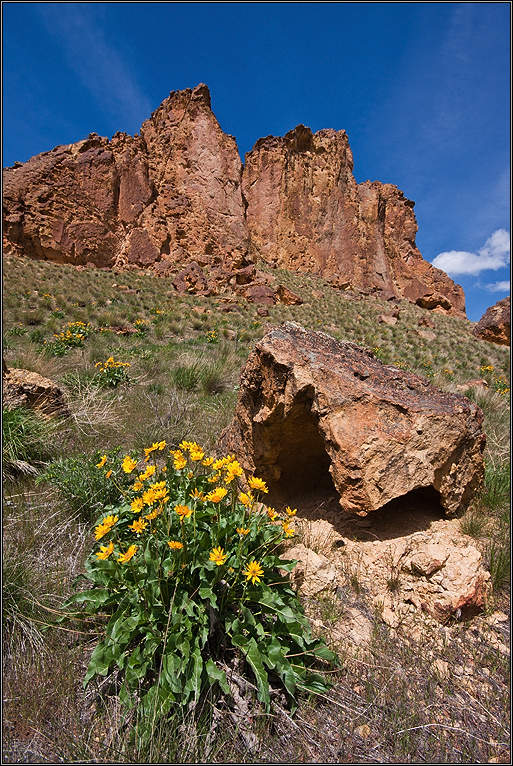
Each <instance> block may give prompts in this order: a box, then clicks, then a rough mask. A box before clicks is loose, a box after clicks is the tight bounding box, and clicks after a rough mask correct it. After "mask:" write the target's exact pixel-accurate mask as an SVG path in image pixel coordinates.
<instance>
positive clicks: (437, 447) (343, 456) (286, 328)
mask: <svg viewBox="0 0 513 766" xmlns="http://www.w3.org/2000/svg"><path fill="white" fill-rule="evenodd" d="M482 422H483V415H482V412H481V410H480V409H479V408H478V407H477V406H476V405H475V404H473V403H471V402H470V401H469V400H468V399H467V398H466V397H465V396H463V395H460V394H447V393H444V392H442V391H440V390H439V389H437V388H436V387H435V386H433V385H432V384H430V383H429V382H428V381H427V380H425V379H423V378H420V377H418V376H417V375H414V374H413V373H410V372H406V371H404V370H399V369H397V368H395V367H386V366H384V365H383V364H381V362H379V361H378V360H377V359H375V358H374V356H373V354H372V353H371V352H369V351H367V350H365V349H363V348H361V347H359V346H357V345H356V344H354V343H344V342H338V341H336V340H334V339H333V338H331V337H330V336H329V335H326V334H325V333H321V332H309V331H306V330H304V329H303V328H301V327H300V326H299V325H297V324H294V323H287V324H285V325H283V326H281V327H277V328H274V329H272V330H271V331H270V332H268V333H267V334H266V335H265V336H264V338H262V340H261V341H259V343H257V345H256V346H255V348H254V350H253V351H252V352H251V354H250V356H249V358H248V360H247V362H246V365H245V368H244V369H243V371H242V374H241V379H240V389H239V397H238V402H237V408H236V413H235V417H234V420H233V422H232V424H231V425H230V426H229V427H228V428H227V429H225V431H224V432H223V434H222V435H221V439H220V448H221V449H222V450H223V451H225V452H232V453H235V455H236V456H237V458H238V460H239V461H240V462H241V464H242V465H243V466H244V468H245V470H246V471H247V472H248V473H249V474H257V475H258V476H260V477H261V478H263V479H265V480H266V481H267V482H268V485H269V489H270V495H269V497H270V499H271V500H272V501H273V502H279V501H284V502H286V501H287V499H288V498H290V497H291V496H297V495H298V494H301V492H305V493H307V492H311V491H312V490H313V489H315V488H316V487H318V488H322V487H323V486H324V487H326V488H331V490H332V491H336V493H337V494H338V496H339V503H340V506H341V508H342V509H343V510H344V511H346V512H349V513H367V512H369V511H372V510H376V509H378V508H380V507H382V506H383V505H385V504H386V503H388V502H389V501H390V500H392V499H394V498H397V497H401V496H403V495H406V494H407V493H409V492H411V491H413V490H419V489H423V488H425V489H426V490H429V492H430V493H432V492H433V490H435V491H436V493H437V497H438V498H439V501H440V503H441V505H442V506H443V508H445V510H446V511H447V512H455V511H457V510H459V509H463V508H465V507H466V506H467V505H468V503H469V501H470V499H471V498H472V496H473V494H474V492H475V490H476V489H477V488H478V487H479V486H480V484H481V482H482V478H483V473H484V464H483V450H484V447H485V441H486V439H485V435H484V433H483V431H482Z"/></svg>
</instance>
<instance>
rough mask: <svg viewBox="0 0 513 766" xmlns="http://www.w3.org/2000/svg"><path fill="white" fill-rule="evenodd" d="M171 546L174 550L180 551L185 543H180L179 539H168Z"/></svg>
mask: <svg viewBox="0 0 513 766" xmlns="http://www.w3.org/2000/svg"><path fill="white" fill-rule="evenodd" d="M167 544H168V545H169V547H170V548H171V550H172V551H179V550H181V548H183V543H179V542H178V540H168V543H167Z"/></svg>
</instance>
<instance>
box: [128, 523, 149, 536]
mask: <svg viewBox="0 0 513 766" xmlns="http://www.w3.org/2000/svg"><path fill="white" fill-rule="evenodd" d="M147 526H148V522H147V521H145V520H144V519H136V520H135V521H134V522H133V523H132V524H129V525H128V529H131V530H132V532H135V534H136V535H140V534H141V532H144V530H145V529H146V527H147Z"/></svg>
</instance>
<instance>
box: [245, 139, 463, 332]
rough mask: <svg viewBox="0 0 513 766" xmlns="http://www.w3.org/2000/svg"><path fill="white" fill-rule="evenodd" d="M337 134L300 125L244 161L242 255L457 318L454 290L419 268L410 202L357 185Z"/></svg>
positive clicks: (440, 275) (391, 190) (396, 193)
mask: <svg viewBox="0 0 513 766" xmlns="http://www.w3.org/2000/svg"><path fill="white" fill-rule="evenodd" d="M352 171H353V156H352V153H351V149H350V147H349V141H348V138H347V134H346V132H345V131H344V130H340V131H335V130H320V131H318V132H317V133H315V134H313V133H312V131H311V130H310V129H309V128H306V127H305V126H304V125H299V126H298V127H296V128H295V129H294V130H291V131H290V132H289V133H287V134H286V135H285V136H284V137H283V138H276V137H274V136H268V137H267V138H261V139H259V140H258V141H257V142H256V144H255V146H254V147H253V149H252V150H251V152H249V153H248V154H246V164H245V167H244V173H243V178H242V189H243V193H244V196H245V198H246V200H247V202H248V209H247V221H248V228H249V233H250V242H251V255H252V256H253V257H261V258H263V260H265V261H267V262H268V263H271V264H273V265H276V266H280V267H282V268H287V269H291V270H293V271H307V272H310V273H314V274H319V275H321V276H323V277H325V278H328V279H331V281H332V282H333V284H335V285H337V286H339V287H343V288H347V287H349V286H351V287H356V288H358V289H363V290H371V291H373V292H376V293H377V294H378V295H381V296H382V297H387V298H388V297H393V296H396V297H400V298H406V299H407V300H409V301H411V302H412V303H417V304H418V305H419V306H422V307H424V308H430V309H434V308H436V309H437V310H439V311H443V312H448V313H452V314H455V315H457V316H463V317H464V316H465V298H464V294H463V290H462V289H461V287H460V286H459V285H455V284H454V283H453V282H452V280H450V279H449V278H448V277H447V275H446V274H445V273H444V272H442V271H440V270H439V269H435V268H433V267H432V266H431V264H429V263H427V261H424V260H423V258H422V256H421V254H420V252H419V250H418V249H417V247H416V245H415V235H416V233H417V222H416V220H415V214H414V213H413V206H414V203H413V202H411V201H410V200H408V199H406V197H405V196H404V194H403V193H402V192H401V191H400V190H399V189H398V188H397V187H396V186H393V185H391V184H382V183H380V182H378V181H374V182H372V183H371V182H370V181H366V182H365V183H363V184H359V185H358V184H357V183H356V181H355V179H354V176H353V173H352Z"/></svg>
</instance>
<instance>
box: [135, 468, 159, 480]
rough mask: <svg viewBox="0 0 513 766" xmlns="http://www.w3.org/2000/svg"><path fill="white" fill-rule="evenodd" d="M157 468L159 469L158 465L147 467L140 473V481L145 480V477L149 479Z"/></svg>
mask: <svg viewBox="0 0 513 766" xmlns="http://www.w3.org/2000/svg"><path fill="white" fill-rule="evenodd" d="M156 470H157V468H156V466H154V465H149V466H148V467H147V469H146V470H145V471H144V473H140V474H139V481H144V480H145V479H149V478H150V476H153V474H154V473H155V471H156Z"/></svg>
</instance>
